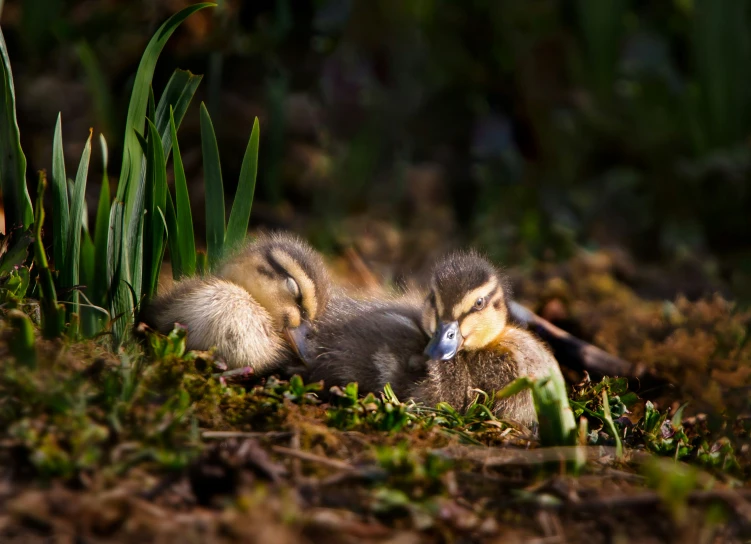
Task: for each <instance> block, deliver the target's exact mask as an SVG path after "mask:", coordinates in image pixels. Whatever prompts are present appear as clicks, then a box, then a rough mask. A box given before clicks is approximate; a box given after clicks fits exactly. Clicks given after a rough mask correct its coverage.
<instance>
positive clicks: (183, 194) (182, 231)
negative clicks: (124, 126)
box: [168, 110, 196, 279]
mask: <svg viewBox="0 0 751 544" xmlns="http://www.w3.org/2000/svg"><path fill="white" fill-rule="evenodd" d="M170 134H171V136H172V147H173V158H172V163H173V165H174V171H175V201H176V202H175V203H176V205H177V208H176V209H175V219H176V227H177V228H176V230H175V231H173V232H172V233H171V234H170V239H171V240H172V243H173V245H175V246H176V247H178V248H179V249H178V250H177V251H175V252H172V250H170V252H171V254H172V259H173V262H172V276H173V277H174V278H175V279H178V278H179V277H180V276H181V275H186V276H192V275H193V274H195V272H196V245H195V234H194V232H193V215H192V214H191V211H190V197H189V196H188V182H187V179H186V178H185V169H184V168H183V159H182V155H181V154H180V146H179V144H178V141H177V125H176V123H175V119H174V115H173V112H172V110H170ZM170 202H171V199H170ZM168 211H169V210H168ZM175 255H178V256H179V263H178V266H177V268H175ZM176 274H177V275H176Z"/></svg>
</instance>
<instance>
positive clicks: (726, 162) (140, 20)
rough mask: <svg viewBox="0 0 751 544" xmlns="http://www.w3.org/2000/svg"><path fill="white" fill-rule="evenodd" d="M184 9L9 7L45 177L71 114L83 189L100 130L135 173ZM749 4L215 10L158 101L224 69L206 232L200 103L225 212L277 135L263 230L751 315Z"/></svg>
mask: <svg viewBox="0 0 751 544" xmlns="http://www.w3.org/2000/svg"><path fill="white" fill-rule="evenodd" d="M189 3H190V2H187V1H186V0H79V1H65V0H24V1H22V2H19V1H12V0H7V1H6V2H5V6H4V9H3V13H2V26H3V31H4V33H5V36H6V40H7V42H8V47H9V49H10V55H11V62H12V63H13V69H14V73H15V78H16V91H17V95H18V100H19V124H20V126H21V136H22V143H23V146H24V149H25V151H26V154H27V158H28V160H29V173H30V178H31V177H32V176H31V174H32V173H33V172H34V171H35V170H38V169H41V168H47V169H49V167H50V164H51V155H52V153H51V145H52V135H53V128H54V123H55V118H56V115H57V112H58V111H62V115H63V135H64V142H65V144H66V160H67V165H68V171H69V172H70V171H72V170H73V169H74V168H75V165H76V164H77V161H78V156H79V154H80V151H81V149H82V146H83V143H84V141H85V139H86V136H87V135H88V128H89V127H90V126H93V127H94V128H95V131H96V132H102V133H104V134H105V136H106V138H107V141H108V142H109V146H110V168H109V173H110V176H111V178H116V176H117V174H118V173H119V161H120V157H119V155H120V142H121V140H122V133H123V127H124V121H125V117H126V112H127V104H128V98H129V93H130V86H131V85H132V81H133V77H134V75H135V71H136V68H137V65H138V62H139V59H140V55H141V53H142V51H143V49H144V47H145V45H146V43H147V41H148V39H149V38H150V36H151V34H152V33H153V32H154V31H155V30H156V29H157V28H158V26H159V25H160V24H161V23H162V22H163V21H164V20H165V19H166V18H167V17H168V16H169V15H170V14H172V13H174V12H175V11H177V10H178V9H180V8H181V7H184V6H185V5H187V4H189ZM750 4H751V2H748V1H747V0H630V1H629V0H560V1H553V0H524V1H520V0H485V1H481V0H464V1H461V2H459V1H456V0H256V1H244V2H243V1H239V0H219V6H218V7H217V8H216V9H214V10H213V11H212V10H206V11H203V12H200V13H199V14H198V15H196V16H194V17H192V18H191V19H189V20H188V21H187V23H186V24H185V25H184V26H183V27H181V28H180V29H179V30H178V33H177V34H176V35H175V36H174V38H173V39H172V40H171V41H170V42H169V43H168V45H167V47H166V49H165V51H164V53H163V54H162V57H161V59H160V62H159V65H158V67H157V75H156V78H155V82H154V87H155V92H156V94H157V98H158V96H159V93H160V92H161V90H162V88H163V87H164V84H165V83H166V81H167V79H168V78H169V76H170V74H171V73H172V71H173V70H174V69H175V68H177V67H179V68H185V69H190V70H191V71H193V72H196V73H201V74H205V78H204V81H203V83H202V85H201V88H200V89H199V96H198V98H199V100H196V101H195V102H194V104H193V107H192V110H191V111H190V112H189V113H188V115H187V116H186V120H185V121H184V123H183V126H182V128H181V130H180V144H181V149H182V150H183V156H184V160H185V162H186V167H187V169H188V175H189V178H190V179H189V181H190V182H191V193H192V198H193V200H194V206H195V208H194V219H195V220H196V222H197V223H202V220H203V211H202V210H203V207H202V205H203V197H202V194H203V181H202V173H201V158H200V135H199V127H198V115H197V111H196V108H197V105H198V102H199V101H200V100H204V101H205V102H206V103H207V105H208V107H209V110H210V112H211V114H212V117H213V120H214V124H215V128H216V130H217V135H218V138H219V144H220V151H221V155H222V161H223V173H224V177H225V185H226V186H227V187H228V190H227V195H226V196H227V199H228V200H231V198H232V193H233V190H234V183H235V180H236V179H237V175H238V173H239V168H240V162H241V160H242V155H243V152H244V149H245V146H246V144H247V139H248V137H249V134H250V130H251V126H252V122H253V117H254V116H256V115H257V116H259V118H260V120H261V158H260V165H259V179H258V186H257V191H256V201H255V204H254V210H253V217H252V223H253V225H254V226H268V227H286V228H292V229H295V230H297V231H300V232H302V233H305V234H307V235H308V236H309V237H310V238H311V239H312V240H313V241H314V243H315V244H316V245H317V246H318V247H320V248H321V249H324V250H327V251H330V252H337V251H340V250H341V248H343V247H350V246H351V247H354V248H355V249H356V251H357V253H358V255H359V256H360V257H361V258H362V260H363V261H365V263H366V264H367V265H368V266H370V267H372V268H373V269H375V270H376V271H377V273H379V274H382V275H384V276H386V277H387V279H388V278H398V276H399V275H400V274H403V273H405V272H406V271H410V270H414V269H419V268H420V267H421V266H422V265H423V263H424V262H426V261H427V260H429V259H430V258H431V257H432V256H433V255H435V253H437V252H440V251H443V250H445V249H446V248H450V247H456V246H458V245H468V244H473V245H475V246H476V247H479V248H481V249H482V250H484V251H486V252H487V253H489V254H490V255H491V256H493V257H494V258H496V259H497V260H498V261H500V262H503V263H506V264H508V265H510V266H515V267H522V269H523V268H524V267H533V266H534V263H538V262H540V261H545V262H556V261H564V260H566V259H568V258H569V257H571V256H572V255H573V254H574V253H576V252H581V251H593V252H598V253H599V252H602V253H604V254H607V255H608V256H609V258H610V259H611V260H612V261H613V262H616V263H619V264H618V266H615V267H614V269H615V270H616V273H618V274H620V275H621V276H622V278H621V279H624V281H630V282H631V283H633V284H634V285H635V287H637V288H641V289H642V292H643V294H644V295H646V296H654V297H667V296H674V295H675V294H677V293H678V292H683V293H684V294H686V295H688V296H689V297H698V296H701V295H703V294H706V293H707V292H709V291H720V292H724V293H726V294H728V295H729V296H732V297H733V298H736V299H740V300H745V301H748V300H749V299H751V280H749V277H751V228H749V227H750V226H751V220H750V219H749V210H751V186H750V185H749V174H750V173H751V148H750V147H749V143H750V142H751V140H749V136H751V77H749V76H751V73H750V72H751V44H750V43H749V40H750V37H751V13H750V11H751V10H750V9H749V7H750ZM94 168H95V170H93V172H98V171H99V170H96V168H99V169H101V162H99V163H96V162H95V167H94ZM89 179H90V182H89V193H88V203H89V206H90V207H92V209H93V206H94V205H95V203H96V195H97V194H98V185H97V184H98V183H99V179H100V178H99V175H98V174H96V173H94V174H92V175H90V178H89ZM197 232H198V233H202V232H203V228H202V226H198V227H197Z"/></svg>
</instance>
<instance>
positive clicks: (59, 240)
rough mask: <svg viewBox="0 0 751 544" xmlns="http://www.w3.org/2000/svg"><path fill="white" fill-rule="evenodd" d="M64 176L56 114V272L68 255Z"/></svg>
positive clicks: (54, 184)
mask: <svg viewBox="0 0 751 544" xmlns="http://www.w3.org/2000/svg"><path fill="white" fill-rule="evenodd" d="M67 179H68V178H67V177H66V175H65V155H64V153H63V128H62V114H59V113H58V114H57V123H55V136H54V138H53V140H52V223H53V226H52V228H53V230H52V233H53V234H54V236H55V238H54V244H53V258H54V259H55V260H54V262H53V264H54V265H55V268H56V269H57V271H58V272H60V271H61V270H62V269H63V263H64V262H65V256H66V255H67V254H68V251H67V248H68V239H67V235H68V225H69V224H70V216H69V213H70V208H69V204H68V182H67Z"/></svg>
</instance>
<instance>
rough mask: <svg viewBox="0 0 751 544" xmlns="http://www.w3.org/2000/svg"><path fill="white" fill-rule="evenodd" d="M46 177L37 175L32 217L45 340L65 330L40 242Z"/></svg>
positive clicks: (42, 244) (61, 307)
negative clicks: (35, 197)
mask: <svg viewBox="0 0 751 544" xmlns="http://www.w3.org/2000/svg"><path fill="white" fill-rule="evenodd" d="M46 188H47V177H46V176H45V174H44V171H42V172H40V173H39V184H38V185H37V202H36V205H37V207H36V213H35V217H34V263H35V264H36V267H37V274H38V280H37V281H38V282H39V290H40V297H39V305H40V307H41V310H42V312H41V313H42V335H43V336H44V337H45V338H58V337H59V336H60V335H61V334H62V332H63V329H64V328H65V308H63V306H62V305H60V304H58V302H57V291H55V282H54V281H53V279H52V272H51V271H50V267H49V263H48V262H47V253H46V252H45V251H44V243H43V242H42V225H43V224H44V206H43V202H44V191H45V189H46Z"/></svg>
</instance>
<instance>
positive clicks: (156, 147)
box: [143, 120, 167, 299]
mask: <svg viewBox="0 0 751 544" xmlns="http://www.w3.org/2000/svg"><path fill="white" fill-rule="evenodd" d="M147 123H148V126H149V140H148V151H149V153H148V160H147V169H146V172H147V179H146V184H147V189H146V204H145V206H146V216H145V225H144V240H145V241H146V247H145V248H144V260H143V268H144V278H145V280H146V281H145V284H144V287H145V290H144V292H143V294H144V295H145V297H146V299H149V298H151V297H152V296H154V294H155V293H156V288H157V283H158V281H159V270H160V268H161V266H162V257H163V255H164V235H165V225H164V219H163V218H162V217H161V216H160V213H161V212H160V210H164V209H166V207H167V169H166V164H165V160H164V151H163V148H162V140H161V138H160V137H159V132H158V130H157V128H156V125H154V123H152V122H151V121H150V120H147Z"/></svg>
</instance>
